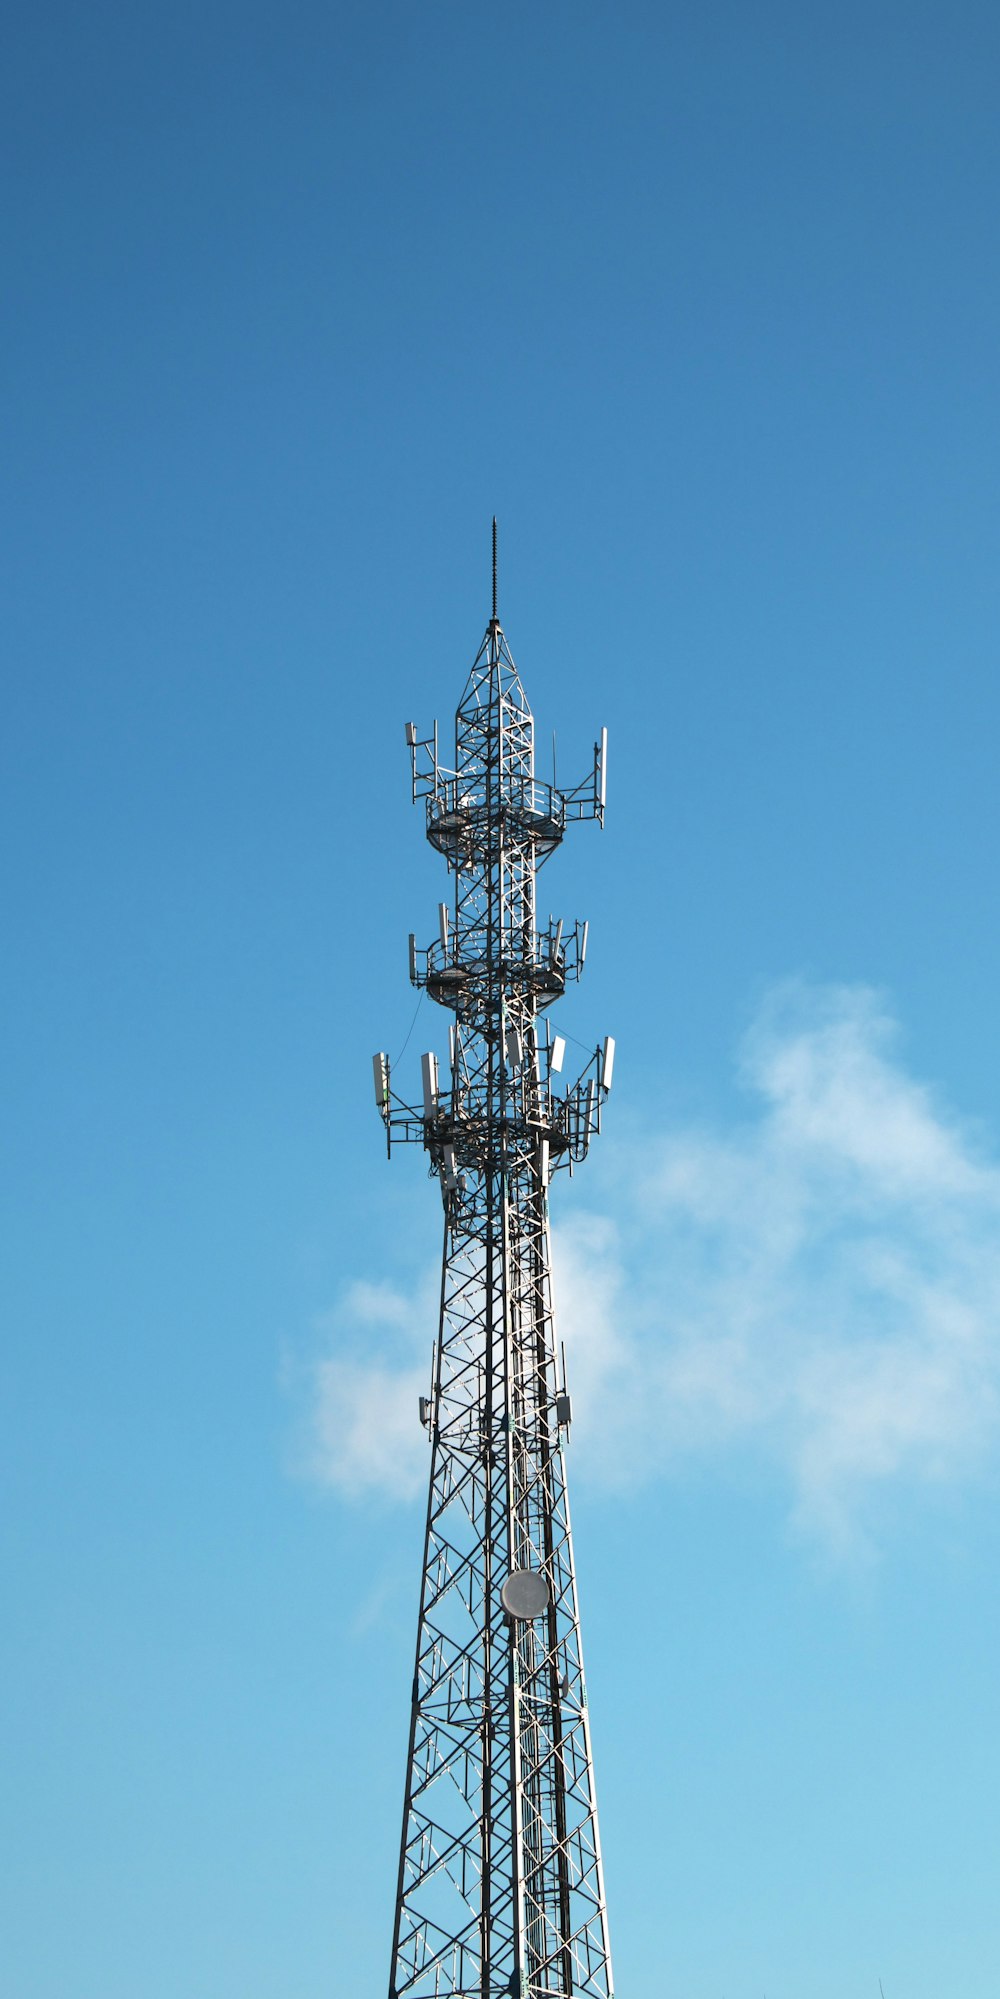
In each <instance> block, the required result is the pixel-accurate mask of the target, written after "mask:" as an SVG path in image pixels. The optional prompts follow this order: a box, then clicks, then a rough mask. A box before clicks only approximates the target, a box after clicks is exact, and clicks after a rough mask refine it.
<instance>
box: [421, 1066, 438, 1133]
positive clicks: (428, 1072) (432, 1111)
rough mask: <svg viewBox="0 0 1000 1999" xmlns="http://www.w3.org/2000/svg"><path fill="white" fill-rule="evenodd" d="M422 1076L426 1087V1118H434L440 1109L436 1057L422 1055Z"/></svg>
mask: <svg viewBox="0 0 1000 1999" xmlns="http://www.w3.org/2000/svg"><path fill="white" fill-rule="evenodd" d="M420 1074H421V1078H422V1081H423V1085H424V1116H425V1118H432V1117H434V1116H435V1115H436V1113H437V1107H438V1063H437V1056H436V1055H421V1057H420Z"/></svg>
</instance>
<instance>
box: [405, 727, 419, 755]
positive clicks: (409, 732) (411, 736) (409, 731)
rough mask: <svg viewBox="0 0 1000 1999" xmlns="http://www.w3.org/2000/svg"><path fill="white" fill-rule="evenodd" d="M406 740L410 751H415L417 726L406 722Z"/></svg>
mask: <svg viewBox="0 0 1000 1999" xmlns="http://www.w3.org/2000/svg"><path fill="white" fill-rule="evenodd" d="M406 740H407V742H408V743H409V745H410V748H411V750H415V749H416V747H417V725H416V723H415V722H407V724H406Z"/></svg>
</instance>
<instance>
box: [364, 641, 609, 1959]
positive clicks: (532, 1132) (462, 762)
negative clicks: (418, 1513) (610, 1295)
mask: <svg viewBox="0 0 1000 1999" xmlns="http://www.w3.org/2000/svg"><path fill="white" fill-rule="evenodd" d="M407 739H408V741H409V743H410V747H411V755H412V761H413V795H414V798H415V799H417V798H421V799H423V800H424V801H425V806H426V815H427V835H428V838H429V839H430V841H431V843H432V844H433V845H434V846H435V847H436V848H437V849H438V850H439V851H440V852H441V853H442V854H443V855H444V857H445V859H446V861H447V863H448V867H449V870H450V872H451V876H452V881H453V890H454V893H453V896H452V898H451V902H450V905H447V904H442V905H441V911H440V934H439V937H438V938H437V940H436V941H435V942H434V943H433V944H431V946H430V947H429V948H428V949H426V950H418V949H417V946H416V943H415V940H414V939H413V938H412V937H411V939H410V972H411V977H412V978H413V980H414V983H415V984H416V985H418V986H422V987H425V988H426V990H427V991H428V992H429V993H430V994H431V996H432V997H433V998H434V999H436V1000H438V1001H439V1002H440V1003H441V1004H442V1005H444V1006H446V1007H448V1008H449V1009H450V1011H451V1012H452V1013H453V1015H454V1020H453V1024H452V1025H451V1028H450V1031H449V1032H450V1053H451V1061H450V1077H449V1078H448V1086H447V1087H445V1086H444V1085H443V1084H442V1082H441V1079H440V1078H439V1075H438V1070H437V1064H436V1061H435V1058H434V1057H433V1056H425V1057H424V1058H423V1104H422V1105H421V1106H418V1107H411V1106H409V1105H407V1104H405V1103H404V1102H402V1101H401V1100H400V1099H399V1098H398V1097H397V1096H396V1095H395V1094H394V1092H393V1089H392V1083H391V1078H390V1075H389V1065H388V1062H387V1060H386V1058H385V1057H384V1056H376V1058H375V1077H376V1091H377V1095H378V1098H379V1103H380V1108H381V1110H382V1115H383V1118H384V1121H385V1126H386V1134H387V1139H388V1142H389V1144H390V1146H391V1144H392V1142H393V1141H394V1140H402V1141H411V1142H419V1143H421V1144H423V1145H424V1146H425V1148H426V1149H427V1151H428V1153H429V1155H430V1167H431V1171H432V1172H433V1173H434V1174H436V1175H437V1177H438V1178H439V1180H440V1184H441V1191H442V1198H443V1203H444V1254H443V1263H442V1282H441V1311H440V1325H439V1332H438V1339H437V1344H436V1349H435V1360H434V1372H433V1379H432V1382H431V1383H430V1384H429V1387H430V1393H429V1395H428V1396H427V1397H426V1398H425V1399H424V1400H423V1401H422V1404H421V1416H422V1418H423V1420H424V1421H425V1422H426V1425H427V1428H428V1431H429V1435H430V1441H431V1471H430V1492H429V1501H428V1510H427V1527H426V1538H425V1547H424V1564H423V1579H422V1587H421V1598H420V1613H419V1623H418V1635H417V1652H416V1666H415V1673H414V1680H413V1689H412V1714H411V1726H410V1737H409V1749H408V1755H407V1768H406V1787H405V1799H404V1809H403V1830H402V1840H401V1849H400V1865H399V1881H398V1891H397V1904H396V1920H395V1931H394V1936H393V1946H392V1966H391V1972H390V1980H389V1994H390V1999H501V1996H502V1995H503V1999H571V1995H581V1999H612V1979H611V1958H610V1953H609V1946H608V1931H607V1917H606V1911H605V1899H604V1883H603V1873H602V1866H601V1850H600V1841H599V1836H598V1824H597V1808H596V1801H595V1795H594V1779H593V1766H592V1759H591V1744H590V1726H589V1719H588V1713H587V1696H586V1686H585V1681H584V1674H583V1656H582V1651H581V1645H580V1625H579V1616H578V1611H577V1599H576V1582H575V1576H574V1568H573V1544H572V1537H571V1533H570V1518H569V1505H568V1500H567V1494H566V1479H565V1466H564V1441H565V1434H566V1429H567V1427H568V1422H569V1398H568V1396H567V1395H566V1392H565V1374H564V1372H563V1374H562V1376H561V1377H560V1374H559V1370H558V1366H557V1352H556V1339H555V1331H554V1324H553V1312H552V1283H551V1268H550V1244H549V1217H548V1186H549V1181H550V1178H551V1174H552V1172H553V1171H554V1170H556V1169H557V1168H558V1167H560V1166H565V1165H571V1164H572V1162H574V1161H577V1160H580V1159H582V1158H583V1157H584V1156H585V1154H586V1151H587V1147H588V1144H589V1141H590V1138H591V1136H592V1134H593V1133H594V1132H595V1131H596V1130H597V1129H598V1128H599V1124H600V1112H601V1105H602V1102H603V1099H604V1096H605V1094H606V1089H607V1086H608V1085H609V1084H610V1081H611V1064H612V1060H613V1044H612V1043H610V1042H606V1043H605V1044H604V1045H603V1047H602V1048H599V1049H597V1050H596V1051H595V1053H594V1056H593V1058H592V1060H591V1061H590V1063H589V1064H588V1066H587V1068H586V1069H585V1071H584V1073H583V1075H582V1076H580V1077H579V1078H578V1079H577V1081H576V1082H575V1083H574V1084H573V1085H572V1087H570V1088H568V1089H565V1090H563V1089H562V1087H561V1080H560V1072H561V1066H562V1045H561V1043H560V1039H559V1037H553V1035H552V1033H551V1030H550V1029H549V1027H548V1023H547V1021H545V1020H543V1019H542V1018H541V1016H542V1015H543V1012H544V1009H545V1008H547V1007H548V1006H549V1005H550V1004H551V1002H552V1001H553V1000H555V999H557V998H558V997H559V995H560V993H561V992H562V991H563V989H564V986H565V983H566V980H567V978H568V977H578V976H579V973H580V971H581V969H582V966H583V960H584V956H585V952H586V926H585V925H583V926H581V925H579V924H578V925H575V926H574V927H573V929H572V930H571V931H569V932H568V933H566V932H565V931H564V926H563V925H562V924H561V923H559V924H554V923H551V922H550V924H549V926H548V928H547V929H546V930H544V931H540V930H539V928H538V926H537V920H536V912H535V875H536V870H537V868H538V866H539V865H540V864H541V863H542V862H543V861H544V860H545V859H546V858H547V857H548V855H549V854H551V853H552V852H553V851H554V849H555V848H556V847H557V846H558V844H559V842H560V840H561V839H562V836H563V833H564V831H565V828H566V825H567V824H568V823H570V822H572V821H574V820H578V819H586V818H596V819H598V820H599V821H601V822H602V823H603V813H604V785H605V770H606V737H605V736H602V738H601V742H600V743H599V744H598V745H596V746H595V752H594V768H593V772H592V773H591V774H590V775H589V776H588V778H587V780H586V782H585V783H584V784H582V785H581V786H579V787H578V788H577V789H576V790H575V791H569V792H560V791H557V790H556V789H555V787H554V786H552V785H548V784H545V783H541V782H539V781H538V780H537V779H536V778H535V775H534V749H533V721H532V715H531V710H530V709H529V707H528V704H527V701H526V699H525V696H524V692H523V689H522V687H521V683H520V679H519V677H518V673H517V669H516V667H515V665H514V661H513V659H512V657H511V654H510V652H509V650H508V647H507V642H506V639H505V637H504V634H503V631H502V629H501V627H500V624H499V622H498V620H497V618H496V616H495V614H494V617H493V618H492V619H491V621H490V623H489V625H488V627H487V630H486V634H485V637H484V639H483V643H482V646H481V647H480V650H479V653H478V654H477V657H476V659H475V662H474V664H473V667H472V670H471V673H470V676H469V680H468V683H467V686H466V689H465V692H464V694H463V696H462V700H461V703H460V705H459V708H458V712H457V716H456V748H455V766H454V769H452V770H445V769H444V768H443V767H442V766H441V764H440V763H439V761H438V751H437V729H436V726H435V730H434V734H433V736H432V737H431V738H429V739H428V740H426V741H421V740H419V739H418V738H417V733H416V730H415V728H414V727H413V726H412V725H409V726H408V728H407ZM524 1570H529V1571H532V1572H534V1574H535V1575H536V1576H542V1577H544V1579H545V1583H546V1585H547V1597H548V1602H547V1607H546V1608H545V1609H544V1610H543V1611H542V1612H541V1614H539V1615H538V1616H535V1617H527V1616H526V1617H510V1616H509V1615H508V1614H507V1612H506V1610H505V1608H504V1605H503V1603H502V1601H501V1589H502V1587H503V1585H504V1583H505V1581H506V1579H507V1578H508V1577H509V1576H510V1575H511V1573H512V1572H515V1571H524Z"/></svg>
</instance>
